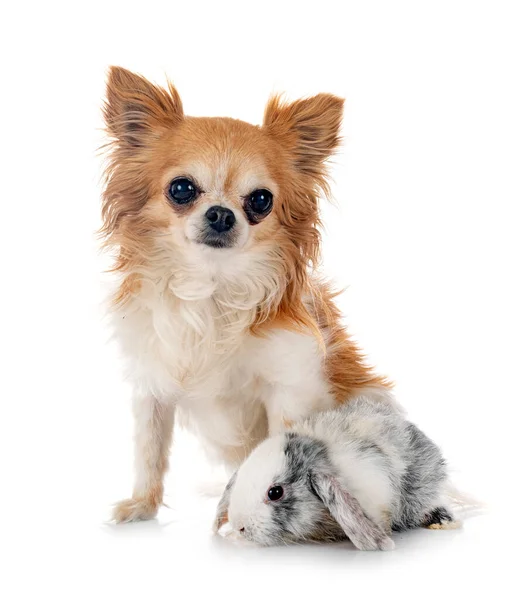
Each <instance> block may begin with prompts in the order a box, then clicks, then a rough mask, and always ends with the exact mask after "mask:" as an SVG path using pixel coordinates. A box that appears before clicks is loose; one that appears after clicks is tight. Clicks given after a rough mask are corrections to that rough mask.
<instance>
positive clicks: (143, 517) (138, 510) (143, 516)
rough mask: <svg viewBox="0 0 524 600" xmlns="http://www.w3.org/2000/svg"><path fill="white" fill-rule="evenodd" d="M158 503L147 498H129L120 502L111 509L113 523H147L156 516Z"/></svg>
mask: <svg viewBox="0 0 524 600" xmlns="http://www.w3.org/2000/svg"><path fill="white" fill-rule="evenodd" d="M157 512H158V503H157V502H154V501H152V500H150V499H148V498H129V499H128V500H122V502H119V503H118V504H116V505H115V507H114V509H113V521H116V522H117V523H129V522H130V521H147V519H152V518H153V517H155V516H156V514H157Z"/></svg>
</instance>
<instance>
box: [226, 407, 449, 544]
mask: <svg viewBox="0 0 524 600" xmlns="http://www.w3.org/2000/svg"><path fill="white" fill-rule="evenodd" d="M276 439H277V438H273V440H274V441H275V440H276ZM279 439H281V446H280V447H281V451H282V452H283V454H284V457H283V458H284V459H283V460H282V462H281V464H283V465H284V467H283V470H281V472H278V473H274V475H273V476H272V480H271V481H267V482H261V483H262V484H266V485H267V486H270V485H276V484H278V485H281V486H283V488H284V489H285V493H284V495H283V497H282V499H280V500H278V501H275V502H269V503H268V502H267V498H266V499H265V500H264V499H263V498H261V501H264V503H265V504H267V505H268V506H269V507H270V517H269V518H266V517H264V520H263V522H260V519H261V517H256V516H253V517H249V515H247V516H246V515H242V519H244V521H243V523H244V522H245V526H244V525H243V526H242V528H241V531H242V533H243V535H245V536H246V537H248V538H250V539H253V540H254V541H257V542H259V543H263V544H274V543H289V542H296V541H300V540H305V539H310V540H318V541H326V540H337V539H341V538H343V537H349V538H350V539H352V541H353V542H354V543H355V545H356V546H357V547H359V548H362V549H375V548H381V549H386V548H389V547H393V543H392V541H391V539H390V538H389V533H390V531H391V530H394V531H401V530H405V529H410V528H414V527H420V526H429V525H431V524H442V523H445V522H446V521H451V520H452V516H451V514H450V513H449V512H448V511H447V509H446V508H445V506H443V505H442V496H443V490H444V484H445V482H446V480H447V473H446V464H445V461H444V459H443V457H442V455H441V452H440V450H439V448H438V447H437V446H436V445H435V444H434V443H433V442H432V441H431V440H430V439H429V438H428V437H427V436H426V435H425V434H424V433H423V432H422V431H420V430H419V429H418V428H417V427H416V426H415V425H413V424H412V423H410V422H409V421H407V420H406V418H405V417H404V415H403V414H402V413H401V412H400V411H399V410H398V408H396V407H395V406H394V405H391V404H388V403H386V402H383V401H380V400H375V399H371V398H368V397H360V398H356V399H355V400H353V401H351V402H349V403H347V404H345V405H343V406H341V407H340V408H339V409H337V410H332V411H327V412H324V413H318V414H316V415H314V416H312V417H310V418H309V419H307V420H306V421H305V422H303V423H300V424H297V425H295V426H294V427H293V428H292V429H291V430H290V431H289V432H287V433H285V434H283V435H282V436H280V438H279ZM274 441H273V442H272V441H271V440H267V441H266V442H263V443H262V444H261V445H260V446H259V448H258V449H256V450H255V451H254V454H255V453H257V458H256V461H260V460H261V457H262V459H264V456H265V454H264V448H265V447H267V448H268V449H269V448H270V447H273V448H274V443H275V442H274ZM271 444H273V446H271ZM273 452H274V450H273ZM346 457H347V458H346ZM256 461H255V460H254V459H252V462H250V457H248V459H247V460H246V462H245V463H244V465H242V466H241V467H240V469H239V471H238V472H237V473H236V474H235V475H234V476H233V478H232V479H231V481H230V482H229V484H228V486H227V488H226V490H225V492H224V495H223V497H222V499H221V501H220V505H219V509H218V512H217V520H216V528H218V527H219V526H220V524H221V523H222V522H223V521H224V520H226V519H227V511H228V506H229V503H230V498H231V495H232V494H235V478H236V477H237V475H238V476H239V477H245V478H248V477H249V478H253V477H255V478H256V472H255V473H253V472H251V471H250V469H251V465H253V468H255V465H256V464H260V462H258V463H257V462H256ZM373 470H374V472H373ZM357 471H358V477H359V478H360V479H359V481H360V486H361V487H362V485H363V486H364V487H365V486H366V474H367V473H368V472H369V473H370V477H371V476H373V475H376V474H377V473H378V474H379V476H380V478H381V481H383V482H384V483H385V485H386V486H387V489H388V490H389V495H390V502H389V504H388V505H387V506H383V505H382V504H381V505H380V510H381V513H380V514H381V516H380V518H376V514H377V511H375V512H374V514H375V518H374V519H373V518H372V515H371V511H369V508H370V507H369V505H368V512H370V514H366V510H365V507H364V505H363V506H361V505H360V504H359V502H358V501H357V500H356V498H355V495H354V494H353V490H352V489H351V483H349V484H348V482H351V481H353V480H354V481H356V479H355V478H354V477H353V475H356V474H357ZM263 488H264V485H262V486H261V489H263ZM250 489H254V488H250ZM372 489H373V488H372V487H371V486H370V490H372ZM360 491H362V490H360ZM355 493H356V492H355ZM356 495H358V493H356ZM368 496H369V494H368ZM368 502H369V500H368ZM371 502H372V500H371ZM257 519H258V520H257Z"/></svg>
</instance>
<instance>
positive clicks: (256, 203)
mask: <svg viewBox="0 0 524 600" xmlns="http://www.w3.org/2000/svg"><path fill="white" fill-rule="evenodd" d="M272 206H273V194H272V193H271V192H270V191H269V190H255V191H254V192H251V194H250V196H249V207H250V208H251V210H252V211H253V212H254V213H256V214H258V215H261V214H264V213H266V212H267V211H268V210H269V209H270V208H271V207H272Z"/></svg>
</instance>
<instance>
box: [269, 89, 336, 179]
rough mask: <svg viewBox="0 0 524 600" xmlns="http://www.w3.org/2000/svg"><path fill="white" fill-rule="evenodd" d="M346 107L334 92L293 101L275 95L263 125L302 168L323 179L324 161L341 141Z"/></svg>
mask: <svg viewBox="0 0 524 600" xmlns="http://www.w3.org/2000/svg"><path fill="white" fill-rule="evenodd" d="M343 109H344V100H343V99H342V98H338V97H337V96H333V95H331V94H318V95H317V96H313V97H311V98H304V99H302V100H297V101H295V102H290V103H285V102H283V101H282V98H281V97H280V96H274V97H272V98H270V100H269V102H268V104H267V106H266V110H265V114H264V124H263V126H264V128H265V129H266V131H268V132H269V134H270V135H271V136H272V137H273V138H275V139H277V140H278V142H279V143H280V144H281V146H282V147H283V148H284V149H285V150H286V152H287V153H288V154H289V156H290V158H291V161H292V163H293V165H294V166H295V168H296V169H297V170H298V171H300V172H302V173H304V174H307V175H311V176H312V177H314V178H315V179H317V181H319V182H320V181H321V180H322V179H323V177H324V166H323V163H324V161H326V160H327V159H328V158H329V157H330V156H331V155H332V154H333V152H334V151H335V150H336V148H337V147H338V145H339V144H340V126H341V123H342V114H343Z"/></svg>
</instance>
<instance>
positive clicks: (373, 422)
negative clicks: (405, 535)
mask: <svg viewBox="0 0 524 600" xmlns="http://www.w3.org/2000/svg"><path fill="white" fill-rule="evenodd" d="M291 431H293V432H295V433H297V434H299V435H301V436H307V437H310V438H312V439H316V440H320V441H321V442H323V443H324V444H325V445H326V447H327V449H328V452H329V455H330V457H331V460H332V461H333V463H334V464H335V466H336V468H337V471H338V473H339V476H340V478H341V480H342V481H343V482H344V483H345V485H346V486H347V488H348V489H349V490H351V493H352V494H353V495H354V496H355V498H356V499H357V500H358V502H359V503H360V505H361V506H362V509H363V510H364V512H365V513H366V514H367V515H368V516H369V517H370V518H371V519H372V520H373V521H375V522H376V523H383V525H384V526H385V527H386V528H388V529H393V530H394V531H402V530H404V529H412V528H414V527H420V526H421V525H429V524H430V521H431V514H430V513H431V511H432V510H433V509H437V508H442V507H441V505H442V503H443V502H444V498H443V487H444V485H445V483H446V481H447V472H446V463H445V461H444V458H443V457H442V454H441V452H440V450H439V448H438V446H437V445H436V444H435V443H434V442H432V441H431V440H430V439H429V438H428V437H427V436H426V435H425V434H424V433H423V432H422V431H420V429H418V427H416V426H415V425H413V423H410V422H409V421H407V420H406V418H405V417H404V415H403V414H402V413H401V412H400V411H399V410H398V409H397V408H396V407H395V406H393V405H391V404H389V403H385V402H377V401H373V400H370V399H368V398H366V397H360V398H356V399H355V400H354V401H353V402H350V403H348V404H346V405H345V406H343V407H341V408H340V409H339V410H333V411H327V412H323V413H320V414H318V415H317V416H315V417H312V418H310V419H308V420H307V421H306V422H304V423H301V424H298V425H296V426H294V427H293V428H292V430H291ZM442 510H444V509H443V508H442ZM446 512H447V511H446Z"/></svg>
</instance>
